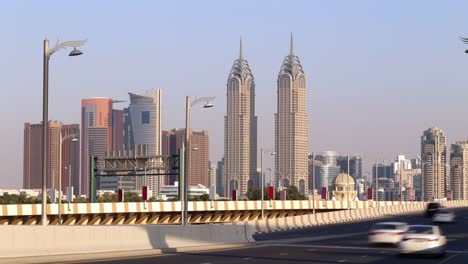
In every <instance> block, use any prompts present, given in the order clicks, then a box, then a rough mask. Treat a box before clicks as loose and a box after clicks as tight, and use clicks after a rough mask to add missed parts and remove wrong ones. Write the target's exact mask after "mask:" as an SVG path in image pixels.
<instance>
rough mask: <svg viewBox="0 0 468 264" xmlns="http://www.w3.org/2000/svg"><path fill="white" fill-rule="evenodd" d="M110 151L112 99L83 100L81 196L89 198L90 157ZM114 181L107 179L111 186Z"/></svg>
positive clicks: (95, 98)
mask: <svg viewBox="0 0 468 264" xmlns="http://www.w3.org/2000/svg"><path fill="white" fill-rule="evenodd" d="M110 150H112V99H111V98H108V97H94V98H89V99H82V100H81V180H80V186H79V193H80V194H85V195H87V196H88V197H89V180H90V175H89V165H90V164H89V157H90V156H91V155H94V156H104V154H105V152H106V151H110ZM109 178H114V177H109ZM112 180H113V179H105V181H106V182H107V183H109V184H110V185H112ZM114 185H116V184H114Z"/></svg>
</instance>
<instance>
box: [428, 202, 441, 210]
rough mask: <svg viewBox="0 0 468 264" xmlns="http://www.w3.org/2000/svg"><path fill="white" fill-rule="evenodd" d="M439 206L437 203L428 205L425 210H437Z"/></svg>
mask: <svg viewBox="0 0 468 264" xmlns="http://www.w3.org/2000/svg"><path fill="white" fill-rule="evenodd" d="M439 207H440V205H439V204H438V203H430V204H429V205H428V206H427V208H429V209H435V208H439Z"/></svg>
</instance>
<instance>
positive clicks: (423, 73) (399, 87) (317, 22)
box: [0, 0, 468, 188]
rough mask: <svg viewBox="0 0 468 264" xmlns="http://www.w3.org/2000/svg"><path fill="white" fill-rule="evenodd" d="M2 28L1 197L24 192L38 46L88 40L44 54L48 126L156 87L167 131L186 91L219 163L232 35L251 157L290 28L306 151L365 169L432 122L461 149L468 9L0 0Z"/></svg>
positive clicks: (265, 126)
mask: <svg viewBox="0 0 468 264" xmlns="http://www.w3.org/2000/svg"><path fill="white" fill-rule="evenodd" d="M0 25H1V26H0V36H1V42H0V50H1V51H2V56H1V59H0V87H1V92H2V102H1V104H0V112H1V115H0V118H1V119H0V121H1V124H2V125H1V129H0V138H1V142H2V144H1V148H0V164H1V168H2V175H1V176H0V187H2V188H7V187H20V186H21V184H22V168H23V167H22V166H23V153H22V152H23V151H22V150H23V125H24V122H34V123H36V122H39V121H40V120H41V119H42V114H41V113H42V112H41V111H42V41H43V39H44V38H45V37H47V38H49V39H50V40H51V43H55V41H56V39H57V38H58V39H59V40H61V41H65V40H77V39H85V38H87V39H88V40H89V41H88V44H87V45H86V46H85V47H83V48H82V51H83V52H84V53H85V55H84V56H80V57H73V58H72V57H68V56H67V54H68V52H67V51H62V52H57V53H56V54H54V56H53V57H52V59H51V62H50V85H49V87H50V88H49V89H50V109H49V114H50V119H53V120H60V121H63V122H64V123H79V122H80V100H81V98H87V97H94V96H108V97H112V98H115V99H123V100H128V95H127V92H128V91H136V92H143V91H145V90H149V89H153V88H160V89H162V91H163V92H162V96H163V117H164V119H163V129H171V128H175V127H183V126H184V118H185V101H184V100H185V96H186V95H190V96H216V97H217V99H216V101H215V102H214V103H215V108H212V109H210V110H208V111H206V110H204V109H201V108H199V109H193V110H192V127H193V128H195V129H207V130H209V133H210V159H211V160H212V161H215V162H216V161H217V160H219V159H220V157H221V156H222V153H223V116H224V115H225V112H226V80H227V76H228V73H229V71H230V69H231V66H232V63H233V61H234V60H235V59H236V58H237V56H238V50H239V37H240V36H241V35H242V38H243V41H244V56H245V57H246V59H247V60H248V61H249V64H250V66H251V68H252V70H253V74H254V77H255V82H256V112H257V116H258V119H259V121H258V134H259V140H258V145H259V148H260V147H262V146H263V147H265V148H269V149H273V148H274V118H273V114H274V112H275V110H276V78H277V74H278V71H279V69H280V66H281V63H282V61H283V58H284V56H286V55H287V53H288V51H289V36H290V32H293V33H294V37H295V52H296V54H297V55H298V56H299V57H300V59H301V61H302V64H303V67H304V70H305V73H306V78H307V89H308V95H307V97H308V98H307V107H308V112H309V120H310V124H309V127H310V139H309V142H310V150H311V151H316V152H320V151H324V150H337V151H339V152H341V153H357V154H361V155H362V156H363V159H364V161H365V162H364V166H365V167H364V168H363V171H364V172H368V171H370V164H371V163H372V161H373V160H375V158H377V157H378V158H379V159H387V160H390V159H393V158H394V157H395V156H396V155H397V154H399V153H404V154H407V155H409V156H411V157H413V156H416V155H417V153H418V152H419V151H420V136H421V134H422V131H423V130H424V129H426V128H428V127H431V126H438V127H440V128H442V129H443V130H444V131H445V132H446V135H447V137H448V140H449V142H450V143H452V142H454V141H458V140H468V122H467V113H468V109H467V108H468V106H467V104H466V102H467V98H468V90H467V89H466V88H467V84H468V55H467V54H465V53H464V50H465V49H466V48H468V45H464V44H463V43H461V42H460V41H459V40H458V36H468V2H466V1H393V0H392V1H252V0H250V1H249V0H247V1H200V0H197V1H1V2H0ZM123 106H125V104H121V105H120V107H123ZM448 151H449V149H448ZM268 159H271V158H268ZM269 166H272V164H271V160H270V161H267V167H269Z"/></svg>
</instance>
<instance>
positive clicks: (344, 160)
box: [336, 155, 362, 179]
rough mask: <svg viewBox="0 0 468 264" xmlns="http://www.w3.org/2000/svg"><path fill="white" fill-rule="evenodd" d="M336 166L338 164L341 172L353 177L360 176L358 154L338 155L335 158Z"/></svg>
mask: <svg viewBox="0 0 468 264" xmlns="http://www.w3.org/2000/svg"><path fill="white" fill-rule="evenodd" d="M348 159H349V172H348ZM336 162H337V164H338V166H340V169H341V173H346V174H349V175H351V176H352V177H353V178H354V179H360V178H362V159H361V157H360V156H359V155H350V156H344V155H341V156H338V157H337V158H336Z"/></svg>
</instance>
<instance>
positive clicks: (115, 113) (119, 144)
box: [112, 109, 124, 151]
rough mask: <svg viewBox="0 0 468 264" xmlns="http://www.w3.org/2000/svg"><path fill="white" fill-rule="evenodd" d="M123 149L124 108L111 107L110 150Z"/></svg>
mask: <svg viewBox="0 0 468 264" xmlns="http://www.w3.org/2000/svg"><path fill="white" fill-rule="evenodd" d="M123 149H124V110H118V109H112V150H115V151H119V150H123Z"/></svg>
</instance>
